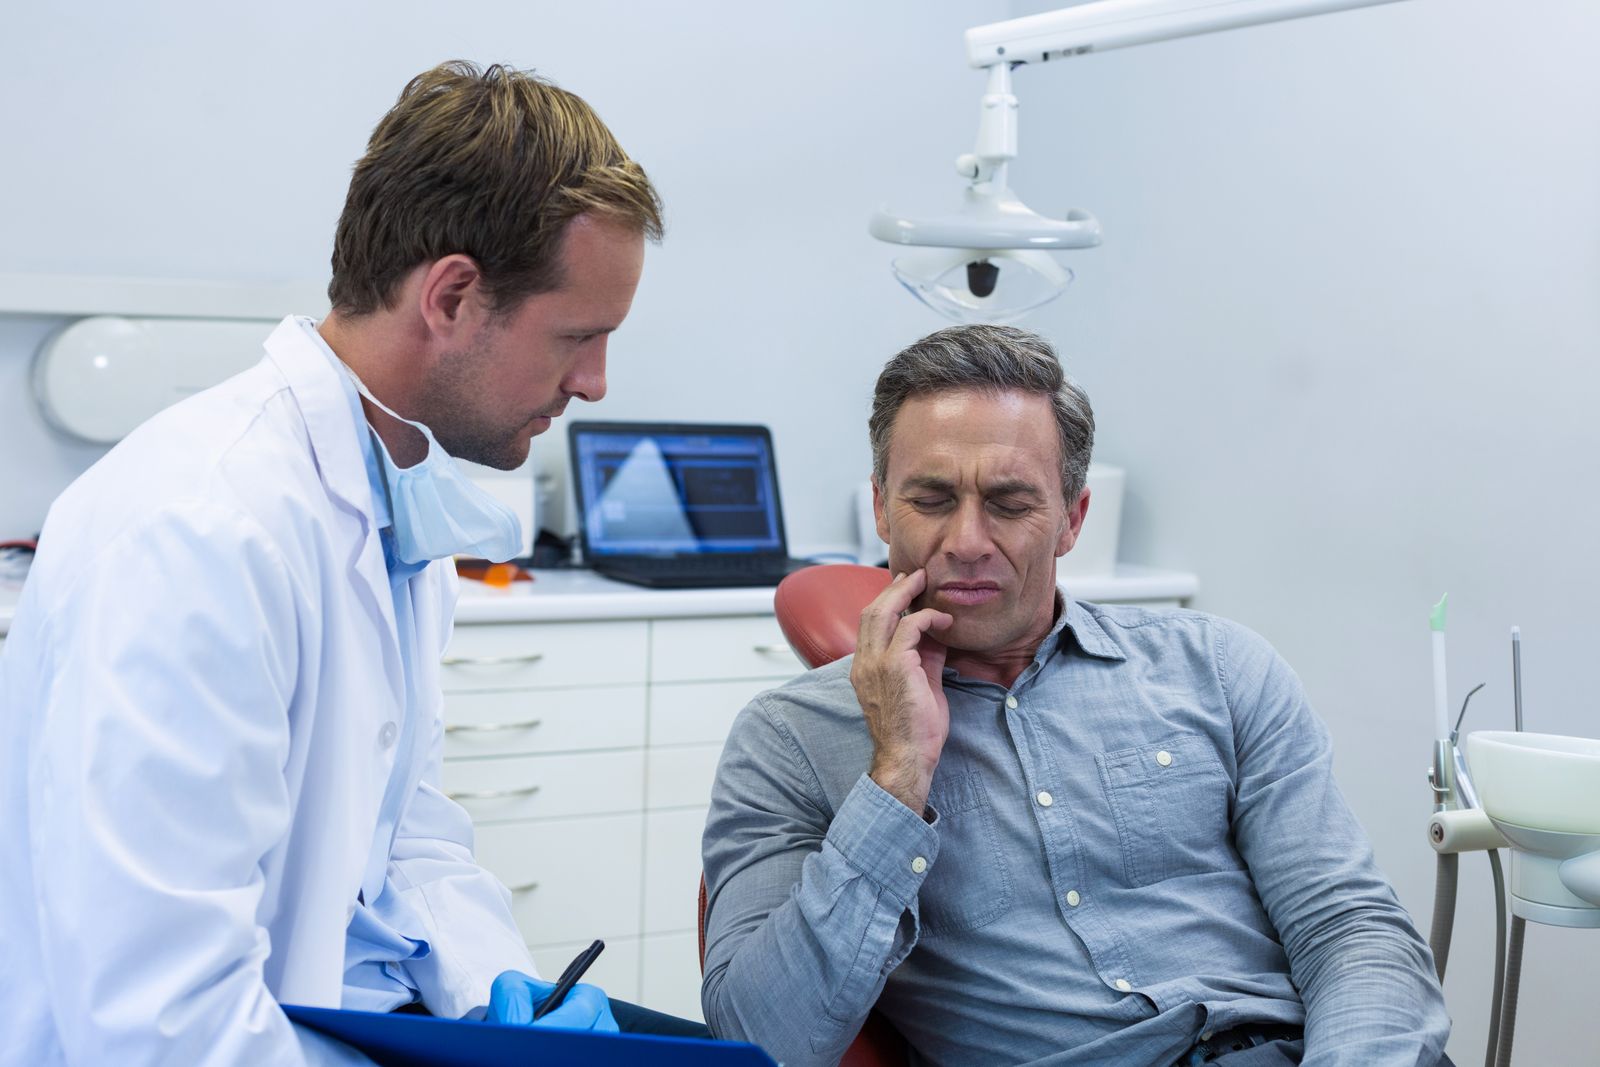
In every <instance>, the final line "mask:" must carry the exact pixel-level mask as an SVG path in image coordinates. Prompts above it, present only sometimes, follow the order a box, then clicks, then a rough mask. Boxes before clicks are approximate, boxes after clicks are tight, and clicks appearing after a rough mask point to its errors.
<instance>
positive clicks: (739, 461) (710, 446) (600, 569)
mask: <svg viewBox="0 0 1600 1067" xmlns="http://www.w3.org/2000/svg"><path fill="white" fill-rule="evenodd" d="M567 442H568V445H569V446H570V447H569V454H570V457H571V460H572V486H573V496H574V498H575V499H576V501H577V505H578V536H579V539H580V544H581V545H582V547H583V558H584V561H585V562H586V563H587V564H588V565H589V566H590V567H591V568H593V569H594V570H595V571H596V572H597V573H599V574H603V575H605V576H606V577H607V578H615V579H616V580H618V581H622V582H631V583H633V584H634V585H643V586H650V587H652V588H656V589H707V588H717V587H725V586H774V585H777V584H778V583H779V582H780V581H782V580H783V577H784V576H785V575H786V574H789V573H790V572H792V571H795V570H798V569H800V568H801V567H805V566H809V565H810V564H808V563H807V562H806V561H804V560H798V559H791V558H790V557H789V548H788V542H787V541H786V540H785V538H784V532H783V504H782V502H781V501H780V500H779V497H778V468H777V462H776V459H775V456H774V453H773V448H772V434H771V433H770V432H769V431H768V430H767V428H766V427H765V426H742V425H726V424H702V423H668V422H660V423H654V422H573V423H569V424H568V426H567Z"/></svg>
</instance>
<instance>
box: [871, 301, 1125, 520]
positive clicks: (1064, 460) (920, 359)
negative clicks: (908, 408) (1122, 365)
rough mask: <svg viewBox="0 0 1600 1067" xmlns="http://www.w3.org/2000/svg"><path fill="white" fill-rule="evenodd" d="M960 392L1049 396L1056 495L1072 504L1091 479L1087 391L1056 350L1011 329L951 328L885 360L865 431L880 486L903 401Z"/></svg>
mask: <svg viewBox="0 0 1600 1067" xmlns="http://www.w3.org/2000/svg"><path fill="white" fill-rule="evenodd" d="M957 389H979V390H983V391H985V392H992V393H1001V392H1010V391H1013V390H1014V391H1017V392H1021V393H1033V394H1037V395H1040V396H1048V397H1049V398H1050V405H1051V407H1052V408H1053V409H1054V411H1055V416H1056V433H1057V436H1058V437H1059V439H1060V442H1061V493H1062V497H1063V498H1064V499H1065V500H1066V502H1067V506H1068V507H1071V506H1072V504H1073V503H1074V502H1076V501H1077V499H1078V494H1079V493H1080V492H1081V491H1082V490H1083V484H1084V481H1085V480H1086V479H1087V478H1088V476H1089V454H1090V453H1091V452H1092V451H1094V411H1093V409H1091V408H1090V407H1089V396H1088V394H1087V393H1085V392H1084V391H1083V390H1082V389H1080V388H1079V387H1078V386H1077V384H1076V383H1075V382H1073V381H1072V379H1070V378H1068V377H1067V376H1066V374H1065V372H1063V371H1062V369H1061V361H1060V360H1058V359H1057V358H1056V353H1055V349H1053V348H1051V347H1050V342H1049V341H1046V340H1045V339H1044V338H1043V337H1040V336H1039V335H1038V334H1036V333H1029V332H1028V331H1027V330H1019V329H1017V328H1016V327H1015V326H991V325H970V326H950V327H947V328H946V329H943V330H940V331H939V332H938V333H931V334H929V335H928V336H926V337H924V338H923V339H922V340H920V341H918V342H916V343H915V344H913V345H910V346H909V347H907V348H906V349H904V350H903V351H901V352H900V353H899V354H898V355H896V356H895V357H894V358H893V359H891V360H889V362H888V363H886V364H885V365H884V368H883V373H881V374H879V375H878V384H877V386H876V388H874V389H873V392H872V416H871V418H869V419H868V420H867V433H868V435H869V436H870V437H871V440H872V474H873V477H874V478H875V479H876V480H877V483H878V486H879V488H887V486H886V485H885V482H884V479H885V476H886V475H887V474H888V470H889V437H890V435H891V434H892V433H893V432H894V420H895V416H897V415H898V414H899V413H900V406H901V405H902V404H904V403H905V402H906V401H907V400H909V399H911V398H912V397H915V396H925V395H927V394H929V393H944V392H950V391H952V390H957Z"/></svg>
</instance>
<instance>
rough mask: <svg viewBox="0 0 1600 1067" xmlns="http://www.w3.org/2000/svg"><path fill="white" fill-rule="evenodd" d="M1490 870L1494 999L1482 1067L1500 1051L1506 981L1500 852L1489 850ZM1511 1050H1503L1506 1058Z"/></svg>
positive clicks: (1503, 880) (1492, 1063)
mask: <svg viewBox="0 0 1600 1067" xmlns="http://www.w3.org/2000/svg"><path fill="white" fill-rule="evenodd" d="M1489 869H1490V870H1491V871H1493V872H1494V999H1493V1000H1492V1001H1491V1002H1490V1004H1489V1043H1488V1046H1487V1047H1486V1048H1485V1049H1484V1050H1483V1067H1495V1060H1496V1059H1497V1058H1498V1057H1499V1053H1500V1013H1501V1012H1502V1011H1503V1010H1504V1004H1505V988H1506V986H1505V982H1506V878H1505V872H1504V871H1503V870H1502V869H1501V867H1500V851H1499V850H1498V849H1493V848H1491V849H1490V850H1489ZM1510 1056H1511V1050H1510V1049H1509V1048H1508V1049H1507V1050H1506V1057H1507V1059H1509V1058H1510Z"/></svg>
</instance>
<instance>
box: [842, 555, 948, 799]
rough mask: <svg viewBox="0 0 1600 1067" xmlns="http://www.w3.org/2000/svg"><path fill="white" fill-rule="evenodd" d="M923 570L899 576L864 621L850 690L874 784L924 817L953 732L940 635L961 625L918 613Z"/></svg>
mask: <svg viewBox="0 0 1600 1067" xmlns="http://www.w3.org/2000/svg"><path fill="white" fill-rule="evenodd" d="M926 587H927V574H926V572H924V571H922V570H915V571H912V572H911V573H910V574H901V575H898V576H896V578H895V580H894V581H893V582H891V583H889V587H888V588H887V589H885V590H884V591H883V592H882V593H880V594H879V595H878V597H877V599H875V600H874V601H873V602H872V603H871V604H869V605H867V608H866V610H865V611H863V612H862V613H861V630H860V633H859V635H858V637H857V640H856V653H855V658H854V660H853V661H852V663H851V667H850V684H851V685H852V686H854V687H855V691H856V699H857V700H858V701H859V702H860V704H861V712H862V714H863V715H864V716H865V717H866V720H867V729H868V731H870V733H871V734H872V747H873V753H872V767H871V769H870V771H869V773H870V774H871V776H872V780H873V781H875V782H877V783H878V785H879V786H881V787H882V788H883V790H884V791H885V792H887V793H889V794H890V795H891V796H893V797H894V798H895V799H897V800H899V801H900V802H901V803H902V804H904V805H905V806H906V807H908V808H910V809H911V810H912V811H914V812H916V813H917V814H919V815H921V814H924V813H925V811H926V809H927V805H928V786H929V784H930V783H931V782H932V781H933V772H934V769H935V768H936V767H938V765H939V754H940V753H941V752H942V751H943V749H944V742H945V737H946V736H947V735H948V734H949V732H950V707H949V704H948V703H946V701H945V696H944V684H943V682H942V680H941V678H942V675H943V672H944V659H945V646H944V644H943V643H942V642H940V641H939V640H938V639H937V634H939V633H941V632H943V631H944V630H945V629H947V628H948V627H949V626H950V625H951V623H952V622H954V620H953V619H952V618H951V617H950V616H949V615H948V614H946V613H945V612H942V611H938V610H936V609H934V608H927V607H917V606H916V604H917V598H918V597H919V596H920V595H921V594H922V592H923V590H924V589H926Z"/></svg>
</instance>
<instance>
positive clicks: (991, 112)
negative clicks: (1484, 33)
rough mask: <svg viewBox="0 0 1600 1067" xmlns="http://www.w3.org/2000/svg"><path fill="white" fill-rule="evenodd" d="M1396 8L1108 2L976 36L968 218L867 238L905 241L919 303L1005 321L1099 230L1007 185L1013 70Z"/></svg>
mask: <svg viewBox="0 0 1600 1067" xmlns="http://www.w3.org/2000/svg"><path fill="white" fill-rule="evenodd" d="M1394 2H1395V0H1099V2H1097V3H1089V4H1080V5H1078V6H1077V7H1069V8H1064V9H1062V10H1059V11H1052V12H1048V13H1046V14H1042V15H1029V16H1027V17H1025V18H1018V19H1010V20H1008V21H1006V22H995V23H991V24H989V25H987V26H978V27H975V28H973V29H970V30H968V31H967V34H966V40H967V62H968V64H969V65H971V66H973V67H976V68H978V69H980V70H984V71H987V73H988V87H987V89H986V91H985V92H984V95H983V102H982V106H981V108H980V110H979V117H978V140H977V144H976V146H975V147H974V148H973V150H972V151H971V152H967V153H964V154H962V155H960V156H958V157H957V158H956V172H957V173H958V174H960V175H961V177H963V178H965V179H966V180H967V188H966V192H965V196H964V199H963V203H962V205H961V207H960V209H959V210H957V211H955V212H953V213H950V214H947V215H940V216H936V217H933V218H915V217H911V216H906V215H900V214H896V213H894V212H891V211H888V210H887V209H880V210H879V211H877V212H876V213H874V215H873V216H872V220H871V222H870V224H869V225H868V230H869V231H870V232H871V234H872V236H874V237H876V238H878V239H879V240H880V241H887V242H889V243H890V244H898V245H906V246H908V251H907V252H906V254H905V255H902V256H901V257H900V258H898V259H896V260H894V263H893V267H894V274H895V277H896V278H898V279H899V281H900V283H901V284H902V285H904V286H905V287H906V288H907V289H908V290H910V292H911V293H912V295H913V296H915V297H916V298H917V299H919V300H921V301H922V302H923V303H925V304H927V305H928V306H929V307H931V308H933V309H934V310H935V311H937V312H939V313H940V314H942V315H945V316H948V317H949V318H952V319H955V320H956V321H958V322H1007V321H1010V320H1013V319H1016V318H1019V317H1021V316H1022V315H1024V314H1026V313H1027V312H1029V311H1032V310H1033V309H1034V308H1037V307H1039V306H1040V305H1042V304H1047V303H1049V302H1050V301H1051V300H1054V299H1055V298H1056V297H1058V296H1060V295H1061V293H1062V292H1063V291H1064V290H1065V289H1066V287H1067V285H1068V284H1069V283H1070V282H1071V281H1072V272H1071V271H1069V270H1067V269H1066V268H1065V267H1063V266H1062V265H1061V264H1060V263H1058V262H1057V261H1056V259H1055V257H1054V256H1053V255H1052V253H1055V252H1061V251H1066V250H1068V249H1074V248H1093V247H1094V246H1096V245H1098V244H1099V243H1100V223H1099V221H1097V220H1096V219H1095V217H1094V216H1093V215H1091V214H1090V213H1089V212H1087V211H1082V210H1078V209H1076V208H1075V209H1073V210H1071V211H1068V212H1067V215H1066V217H1065V218H1062V219H1055V218H1048V217H1046V216H1044V215H1040V214H1038V213H1037V212H1035V211H1033V210H1031V209H1029V207H1028V206H1027V205H1026V204H1024V203H1023V202H1022V201H1021V200H1019V199H1018V198H1017V196H1016V194H1015V193H1013V192H1012V191H1011V187H1010V186H1009V185H1008V184H1007V168H1008V167H1009V165H1010V162H1011V160H1013V159H1015V158H1016V157H1017V98H1016V95H1015V94H1014V93H1012V91H1011V74H1012V71H1014V70H1015V69H1016V68H1017V67H1020V66H1022V65H1023V64H1027V63H1049V62H1054V61H1057V60H1062V59H1070V58H1072V57H1074V56H1081V55H1084V54H1085V53H1088V52H1104V51H1108V50H1110V49H1113V48H1127V47H1130V46H1132V45H1139V44H1150V43H1151V42H1154V41H1168V40H1172V39H1173V38H1176V37H1193V36H1196V35H1198V34H1202V33H1212V32H1214V31H1217V30H1231V29H1236V28H1238V27H1241V26H1256V25H1260V24H1262V23H1266V22H1281V21H1284V20H1287V19H1296V18H1304V17H1306V16H1308V15H1321V14H1325V13H1327V12H1332V11H1343V10H1346V9H1348V8H1356V7H1372V6H1375V5H1377V4H1387V3H1394Z"/></svg>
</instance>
